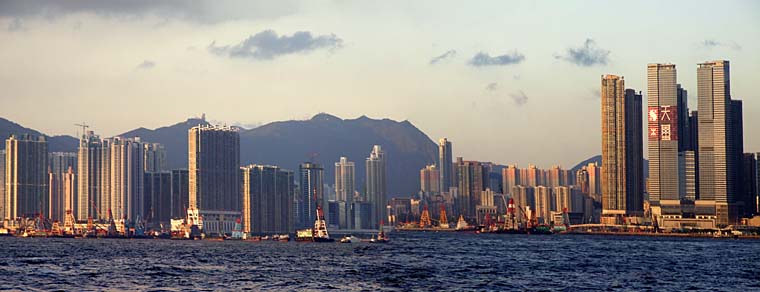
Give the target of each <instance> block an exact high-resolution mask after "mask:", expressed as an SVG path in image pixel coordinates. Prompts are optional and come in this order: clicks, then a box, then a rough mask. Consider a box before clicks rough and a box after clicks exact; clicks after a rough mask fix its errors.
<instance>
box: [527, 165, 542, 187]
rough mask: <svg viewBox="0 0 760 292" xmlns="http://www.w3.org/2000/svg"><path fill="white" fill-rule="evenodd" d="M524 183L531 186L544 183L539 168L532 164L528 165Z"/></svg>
mask: <svg viewBox="0 0 760 292" xmlns="http://www.w3.org/2000/svg"><path fill="white" fill-rule="evenodd" d="M525 184H526V185H528V186H531V187H536V186H540V185H543V184H544V182H543V179H542V175H541V170H540V169H538V168H537V167H536V166H535V165H533V164H529V165H528V169H527V170H526V176H525Z"/></svg>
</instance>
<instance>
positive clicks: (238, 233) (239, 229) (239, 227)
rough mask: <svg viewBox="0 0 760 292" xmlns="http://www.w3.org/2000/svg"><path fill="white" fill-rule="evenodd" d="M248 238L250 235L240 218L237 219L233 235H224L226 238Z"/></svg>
mask: <svg viewBox="0 0 760 292" xmlns="http://www.w3.org/2000/svg"><path fill="white" fill-rule="evenodd" d="M246 239H248V235H247V234H246V233H245V232H243V224H242V222H241V220H240V218H238V219H237V221H235V228H233V229H232V235H231V236H229V237H226V236H225V237H224V240H246Z"/></svg>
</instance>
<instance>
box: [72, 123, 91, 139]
mask: <svg viewBox="0 0 760 292" xmlns="http://www.w3.org/2000/svg"><path fill="white" fill-rule="evenodd" d="M74 126H77V127H82V136H84V135H85V134H86V133H87V128H89V127H90V125H88V124H86V123H85V122H82V123H81V124H74ZM77 136H78V137H80V138H81V136H79V132H77Z"/></svg>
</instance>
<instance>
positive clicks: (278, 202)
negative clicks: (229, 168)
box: [241, 164, 293, 234]
mask: <svg viewBox="0 0 760 292" xmlns="http://www.w3.org/2000/svg"><path fill="white" fill-rule="evenodd" d="M241 173H242V181H241V185H242V186H243V216H242V217H243V231H244V232H252V233H259V234H260V233H288V232H290V231H291V230H292V222H291V212H290V206H291V205H292V204H291V203H292V199H293V172H292V171H288V170H284V169H281V168H279V167H277V166H270V165H255V164H254V165H249V166H245V167H242V168H241Z"/></svg>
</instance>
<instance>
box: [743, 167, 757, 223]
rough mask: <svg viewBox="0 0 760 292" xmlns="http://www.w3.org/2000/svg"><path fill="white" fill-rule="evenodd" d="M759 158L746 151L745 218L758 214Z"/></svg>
mask: <svg viewBox="0 0 760 292" xmlns="http://www.w3.org/2000/svg"><path fill="white" fill-rule="evenodd" d="M757 171H758V169H757V158H756V157H755V154H754V153H744V157H743V159H742V185H743V188H742V191H743V192H742V194H741V195H742V201H743V202H744V214H743V216H744V217H745V218H752V216H754V215H757V214H758V210H757V182H756V181H755V180H756V179H757Z"/></svg>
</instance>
